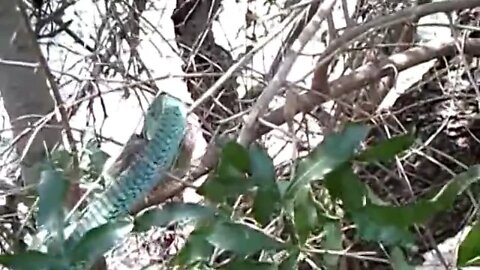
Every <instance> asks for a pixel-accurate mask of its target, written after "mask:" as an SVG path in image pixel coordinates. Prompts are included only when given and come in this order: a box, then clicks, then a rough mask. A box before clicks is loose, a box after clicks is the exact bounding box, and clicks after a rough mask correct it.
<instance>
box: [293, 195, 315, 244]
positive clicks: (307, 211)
mask: <svg viewBox="0 0 480 270" xmlns="http://www.w3.org/2000/svg"><path fill="white" fill-rule="evenodd" d="M294 222H295V229H296V231H297V233H298V237H299V241H300V243H302V244H303V243H305V241H307V239H308V237H309V236H310V233H311V232H312V231H313V230H314V229H315V228H316V227H317V226H318V222H319V219H318V216H317V207H316V203H315V201H314V200H313V198H312V194H311V192H310V188H309V187H306V186H304V187H302V188H301V189H299V190H298V192H297V196H296V198H295V205H294Z"/></svg>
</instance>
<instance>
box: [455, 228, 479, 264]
mask: <svg viewBox="0 0 480 270" xmlns="http://www.w3.org/2000/svg"><path fill="white" fill-rule="evenodd" d="M479 264H480V223H478V222H476V223H475V224H474V225H473V226H472V228H471V229H470V231H469V232H468V234H467V236H466V237H465V239H464V240H463V241H462V243H461V244H460V247H459V249H458V255H457V267H467V266H478V265H479Z"/></svg>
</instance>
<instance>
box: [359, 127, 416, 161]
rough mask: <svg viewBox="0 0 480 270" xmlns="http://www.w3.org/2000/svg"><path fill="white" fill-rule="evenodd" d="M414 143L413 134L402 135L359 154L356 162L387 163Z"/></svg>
mask: <svg viewBox="0 0 480 270" xmlns="http://www.w3.org/2000/svg"><path fill="white" fill-rule="evenodd" d="M414 142H415V137H414V136H413V134H403V135H399V136H395V137H392V138H390V139H388V140H384V141H381V142H380V143H377V144H375V145H373V146H370V147H368V148H367V149H366V150H365V151H363V152H361V153H360V154H359V155H358V156H357V157H356V160H359V161H365V162H375V161H377V162H378V161H388V160H391V159H392V158H393V157H395V155H397V154H399V153H401V152H403V151H405V150H407V149H408V148H409V147H410V146H411V145H412V144H413V143H414Z"/></svg>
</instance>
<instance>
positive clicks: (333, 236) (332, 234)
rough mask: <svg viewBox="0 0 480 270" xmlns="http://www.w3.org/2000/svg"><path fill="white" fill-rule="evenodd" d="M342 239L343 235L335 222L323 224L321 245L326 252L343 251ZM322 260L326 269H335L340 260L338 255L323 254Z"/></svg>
mask: <svg viewBox="0 0 480 270" xmlns="http://www.w3.org/2000/svg"><path fill="white" fill-rule="evenodd" d="M342 239H343V234H342V231H341V228H340V224H338V223H337V222H335V223H334V222H329V223H327V224H325V245H323V248H325V249H327V250H335V251H341V250H343V245H342ZM323 258H324V260H325V264H326V266H327V268H328V269H336V268H337V266H338V261H339V259H340V256H339V255H334V254H325V255H324V256H323Z"/></svg>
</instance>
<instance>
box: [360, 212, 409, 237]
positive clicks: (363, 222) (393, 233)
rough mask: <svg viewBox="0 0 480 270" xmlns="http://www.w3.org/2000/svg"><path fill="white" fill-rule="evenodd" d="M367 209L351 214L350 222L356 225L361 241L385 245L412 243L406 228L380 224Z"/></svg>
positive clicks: (380, 221) (384, 223)
mask: <svg viewBox="0 0 480 270" xmlns="http://www.w3.org/2000/svg"><path fill="white" fill-rule="evenodd" d="M367 209H368V208H361V209H358V210H356V211H354V212H352V213H351V220H352V221H353V222H354V223H355V224H356V226H357V234H358V236H359V237H360V238H361V239H363V240H366V241H374V242H381V243H384V244H387V245H397V244H399V245H408V244H411V243H413V237H412V235H411V233H410V231H409V230H408V228H407V227H402V226H399V225H392V224H388V223H386V222H382V220H378V216H375V215H373V214H372V212H371V211H368V210H367ZM375 217H377V219H375Z"/></svg>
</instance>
